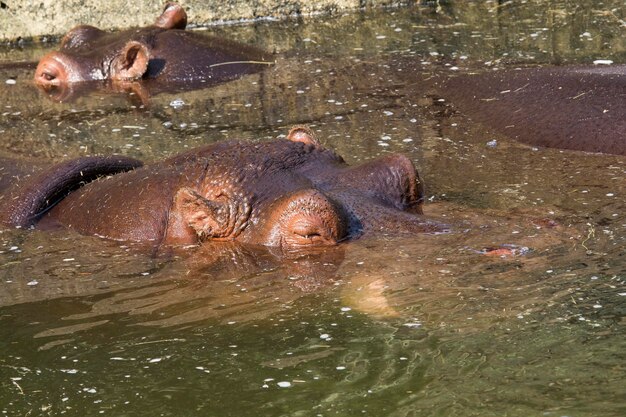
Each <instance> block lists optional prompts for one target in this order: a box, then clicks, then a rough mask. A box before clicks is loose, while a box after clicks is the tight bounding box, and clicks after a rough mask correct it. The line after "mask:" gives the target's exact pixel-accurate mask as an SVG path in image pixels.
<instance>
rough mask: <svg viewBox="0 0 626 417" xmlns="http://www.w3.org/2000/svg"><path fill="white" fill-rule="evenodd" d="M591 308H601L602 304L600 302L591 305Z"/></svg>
mask: <svg viewBox="0 0 626 417" xmlns="http://www.w3.org/2000/svg"><path fill="white" fill-rule="evenodd" d="M593 308H602V305H600V304H594V305H593Z"/></svg>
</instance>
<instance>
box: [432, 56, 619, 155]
mask: <svg viewBox="0 0 626 417" xmlns="http://www.w3.org/2000/svg"><path fill="white" fill-rule="evenodd" d="M437 89H438V91H439V93H440V94H442V95H444V97H447V98H449V99H450V100H451V101H452V103H453V104H454V105H456V106H458V107H459V108H460V109H461V110H462V111H463V112H464V113H467V114H468V115H469V116H471V117H472V118H473V119H475V120H476V121H479V122H481V123H483V124H485V125H486V126H488V127H490V128H493V129H495V130H497V131H499V132H501V133H503V134H505V135H508V136H510V137H511V138H513V139H516V140H519V141H520V142H523V143H527V144H529V145H534V146H545V147H549V148H559V149H572V150H579V151H587V152H603V153H610V154H616V155H626V65H611V66H593V67H584V66H577V67H552V68H532V69H519V70H507V71H494V72H489V73H482V74H479V75H460V76H457V77H450V78H448V79H446V80H445V81H442V82H437Z"/></svg>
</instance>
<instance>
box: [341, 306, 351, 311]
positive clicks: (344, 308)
mask: <svg viewBox="0 0 626 417" xmlns="http://www.w3.org/2000/svg"><path fill="white" fill-rule="evenodd" d="M350 310H352V309H351V308H350V307H341V311H350Z"/></svg>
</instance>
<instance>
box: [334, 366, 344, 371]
mask: <svg viewBox="0 0 626 417" xmlns="http://www.w3.org/2000/svg"><path fill="white" fill-rule="evenodd" d="M335 369H336V370H338V371H343V370H344V369H346V367H345V366H338V367H336V368H335Z"/></svg>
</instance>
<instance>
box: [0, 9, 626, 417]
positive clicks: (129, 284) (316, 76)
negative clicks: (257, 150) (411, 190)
mask: <svg viewBox="0 0 626 417" xmlns="http://www.w3.org/2000/svg"><path fill="white" fill-rule="evenodd" d="M620 5H621V3H620V2H608V3H606V2H605V4H604V6H602V7H601V8H600V6H596V5H595V3H594V2H575V3H573V2H567V1H555V2H535V3H533V4H531V5H529V4H526V5H521V4H517V3H514V2H503V3H501V4H500V3H484V4H483V3H480V4H479V3H470V4H465V3H463V4H460V3H449V4H448V6H446V7H444V8H442V9H437V7H436V5H433V6H432V7H430V6H426V7H419V8H418V7H414V8H408V9H402V10H387V11H374V12H368V13H365V14H350V15H346V16H342V17H337V18H324V19H316V20H313V21H310V22H294V21H292V22H282V23H258V24H255V25H251V26H230V27H218V28H211V31H212V32H215V33H216V34H218V35H222V36H227V37H232V38H234V39H237V40H242V41H249V42H252V43H254V44H255V45H257V46H259V47H261V48H264V49H267V50H276V51H277V52H278V53H279V55H278V57H277V63H276V65H275V66H272V67H270V68H268V69H267V70H266V71H264V72H263V73H260V74H251V75H248V76H245V77H243V78H241V79H239V80H235V81H232V82H229V83H225V84H221V85H217V86H213V87H211V88H207V89H203V90H198V91H191V92H181V93H172V94H170V93H162V94H159V95H156V96H154V97H152V98H151V103H150V106H149V107H146V106H143V107H142V104H141V103H139V102H132V101H130V102H129V100H128V96H127V94H126V93H124V94H120V95H112V96H111V95H103V94H92V95H87V96H83V97H81V98H78V99H77V100H76V101H74V102H71V103H55V102H51V101H49V100H47V99H46V98H45V97H42V96H41V94H40V93H39V92H38V91H37V90H36V89H35V87H34V86H32V85H31V84H30V79H31V78H32V75H31V74H30V73H31V72H32V70H31V69H30V68H28V67H23V68H13V67H12V68H7V67H5V66H0V81H2V82H3V83H4V81H5V80H6V79H14V80H15V81H16V83H15V84H5V87H3V88H2V89H0V96H1V98H2V101H3V107H2V109H1V110H0V135H2V138H3V140H2V142H1V143H0V147H1V152H2V155H12V156H16V157H19V158H26V157H32V156H36V157H38V158H41V159H60V158H65V157H75V156H80V155H85V154H94V153H112V152H115V153H121V154H125V155H128V156H133V157H138V158H141V159H145V160H155V159H161V158H164V157H166V156H169V155H172V154H175V153H177V152H180V151H182V150H184V149H187V148H190V147H193V146H196V145H200V144H204V143H208V142H213V141H219V140H222V139H224V138H231V139H232V138H235V137H238V138H242V139H255V140H264V139H269V138H274V137H276V136H278V135H281V134H284V133H286V131H287V128H288V126H290V125H292V124H297V123H308V124H312V125H313V128H314V129H315V130H316V133H317V135H318V137H319V138H320V139H321V140H322V142H323V143H324V145H325V146H328V147H330V148H333V149H335V150H337V152H338V153H340V154H341V155H343V156H344V158H346V160H347V161H348V162H351V163H354V162H362V161H364V160H367V159H371V158H375V157H378V156H381V155H384V154H387V153H390V152H401V153H404V154H407V155H408V156H409V157H410V158H411V159H413V160H414V161H416V165H417V167H418V168H419V170H420V173H421V175H422V176H423V177H424V179H425V182H426V184H427V187H428V190H427V191H428V194H429V196H430V197H429V202H428V204H427V205H426V206H425V212H426V213H427V215H429V216H433V217H435V218H438V219H441V220H442V221H445V222H446V223H449V224H452V225H453V228H454V232H453V233H451V234H448V235H424V236H419V239H417V238H413V237H406V236H400V237H399V236H391V235H386V234H385V233H384V231H381V233H379V234H377V235H373V236H365V237H363V238H361V239H358V240H356V241H354V242H349V243H345V244H342V245H340V246H338V247H337V248H332V249H330V250H325V251H322V252H320V253H314V254H306V255H304V254H281V253H275V252H272V251H271V250H267V249H260V248H254V247H244V246H237V245H230V244H216V245H206V246H203V247H200V248H190V249H189V250H187V251H182V252H172V253H169V254H163V255H162V256H158V257H153V256H149V254H146V253H145V252H143V251H142V250H141V249H140V248H136V247H133V245H130V244H123V243H120V242H111V241H106V240H102V239H98V238H94V237H85V236H78V235H75V234H72V233H70V232H64V231H54V232H41V231H32V230H5V231H2V233H0V353H1V354H0V412H2V413H3V414H5V415H26V414H28V413H30V415H62V414H61V413H63V414H64V415H100V414H104V415H107V414H109V415H133V416H138V415H150V416H153V415H166V416H174V415H237V416H247V415H258V414H263V415H267V416H284V415H289V416H301V415H302V416H304V415H307V416H308V415H313V416H317V415H322V416H329V415H341V416H357V415H358V416H361V415H364V414H365V415H368V414H369V415H388V416H418V415H419V416H428V415H432V416H436V415H446V416H469V415H476V416H478V415H480V416H490V415H493V416H501V415H510V416H528V415H539V414H541V415H547V416H562V415H568V416H596V415H606V416H611V415H615V416H617V415H623V412H624V403H623V398H624V396H625V394H626V393H625V392H624V387H623V380H624V367H623V363H624V353H623V352H624V348H625V347H626V346H624V340H625V339H624V318H623V317H624V305H625V303H624V294H625V291H626V290H625V289H624V265H625V262H624V257H625V247H626V245H625V242H624V241H625V239H626V233H625V229H626V218H625V217H624V213H626V199H625V198H624V196H626V184H625V183H626V182H625V181H624V178H625V174H626V165H625V164H626V160H625V159H624V157H623V156H616V155H603V154H589V153H582V152H574V151H562V150H558V149H544V148H533V147H530V146H526V145H523V144H520V143H518V142H515V141H512V140H511V139H510V138H508V137H506V136H504V135H503V134H502V133H500V132H497V131H494V130H491V129H490V128H489V127H488V126H485V125H482V124H480V123H478V122H477V121H476V120H474V119H473V118H470V117H468V116H467V114H465V113H463V112H462V111H461V109H460V108H458V107H456V106H455V104H454V103H453V102H452V103H450V102H449V99H447V98H445V97H443V96H441V95H439V94H438V93H437V92H433V91H430V90H429V89H428V88H427V86H426V85H423V84H422V81H420V80H423V79H424V77H427V76H428V74H432V73H436V74H437V75H438V76H440V77H445V76H446V74H449V73H454V74H459V73H463V72H466V71H475V70H477V69H480V70H482V69H484V68H487V69H488V70H489V71H493V70H494V68H496V69H504V68H515V67H516V66H518V65H522V64H523V65H537V64H542V65H545V64H552V65H554V64H589V63H591V62H592V61H593V60H595V59H600V58H607V57H610V58H611V59H613V60H614V61H615V62H616V63H617V62H624V59H623V58H624V57H625V56H624V51H625V50H626V48H625V44H624V38H623V36H622V35H623V20H624V16H623V14H620V13H622V12H621V11H620V10H621V9H620ZM38 54H39V51H37V50H35V49H29V48H26V49H24V50H15V51H6V52H5V51H2V52H0V56H1V57H2V59H6V60H12V61H29V60H33V59H35V58H36V56H37V55H38ZM411 63H412V65H411ZM453 68H454V69H453ZM411 72H414V73H419V74H416V76H415V78H413V77H411V75H410V74H411ZM407 73H409V75H408V76H407Z"/></svg>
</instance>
